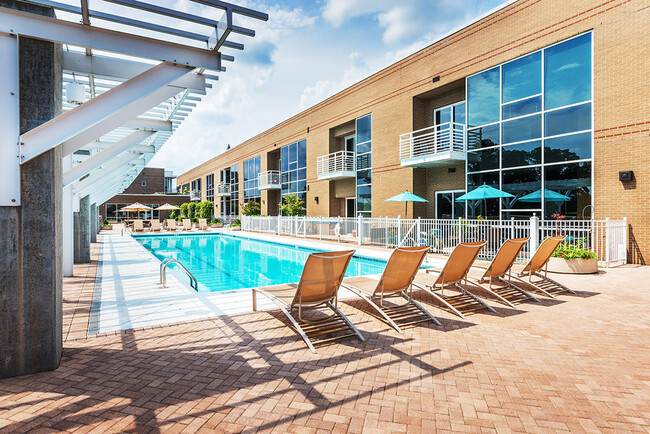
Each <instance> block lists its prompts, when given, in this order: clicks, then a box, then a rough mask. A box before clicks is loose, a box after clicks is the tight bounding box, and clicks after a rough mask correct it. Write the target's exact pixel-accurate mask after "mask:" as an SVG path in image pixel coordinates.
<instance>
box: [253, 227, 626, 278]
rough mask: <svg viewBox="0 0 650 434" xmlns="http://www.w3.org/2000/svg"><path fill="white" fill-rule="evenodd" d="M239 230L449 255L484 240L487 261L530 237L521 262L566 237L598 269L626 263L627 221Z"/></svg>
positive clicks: (567, 241)
mask: <svg viewBox="0 0 650 434" xmlns="http://www.w3.org/2000/svg"><path fill="white" fill-rule="evenodd" d="M242 230H244V231H251V232H265V233H272V234H278V235H289V236H294V237H302V238H314V239H319V240H330V241H341V242H350V243H355V244H358V245H374V246H383V247H387V248H389V247H392V248H394V247H398V246H418V245H420V246H422V245H430V246H431V251H432V252H433V253H442V254H449V253H451V251H452V250H453V249H454V247H455V246H456V245H457V244H458V243H461V242H471V241H486V242H487V245H486V248H485V249H483V251H482V253H481V257H482V258H484V259H491V258H493V257H494V255H495V254H496V252H497V251H498V249H499V247H500V246H501V244H503V242H504V241H505V240H507V239H509V238H530V241H529V242H528V244H527V245H526V247H525V248H524V249H523V251H522V253H521V256H520V258H519V259H520V260H524V259H526V258H529V257H530V256H531V252H534V251H535V249H536V248H537V246H538V245H539V243H540V242H541V241H542V240H543V239H544V238H546V237H549V236H555V235H566V236H567V238H566V243H567V244H569V245H573V246H577V247H581V248H585V249H589V250H593V251H594V252H595V253H596V254H597V255H598V260H599V263H600V265H601V266H610V265H613V264H625V263H627V221H626V220H625V219H623V220H610V219H605V220H561V221H556V220H540V219H539V218H537V217H532V218H530V219H529V220H515V219H511V220H470V219H462V218H461V219H455V220H454V219H402V218H388V217H376V218H362V217H358V218H354V217H347V218H346V217H305V216H300V217H288V216H277V217H250V216H243V217H242Z"/></svg>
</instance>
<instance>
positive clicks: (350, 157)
mask: <svg viewBox="0 0 650 434" xmlns="http://www.w3.org/2000/svg"><path fill="white" fill-rule="evenodd" d="M316 172H317V175H318V176H323V175H329V174H333V173H340V172H354V152H349V151H339V152H334V153H332V154H327V155H321V156H320V157H318V158H317V159H316Z"/></svg>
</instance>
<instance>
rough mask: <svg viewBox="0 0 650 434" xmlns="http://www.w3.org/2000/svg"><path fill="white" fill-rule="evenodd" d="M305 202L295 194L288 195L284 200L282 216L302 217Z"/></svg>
mask: <svg viewBox="0 0 650 434" xmlns="http://www.w3.org/2000/svg"><path fill="white" fill-rule="evenodd" d="M304 206H305V202H304V201H303V200H302V199H300V198H299V197H298V196H296V195H295V194H287V195H286V196H284V197H283V198H282V215H288V216H294V215H301V214H302V211H303V207H304Z"/></svg>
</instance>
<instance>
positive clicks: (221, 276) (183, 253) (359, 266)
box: [134, 234, 386, 292]
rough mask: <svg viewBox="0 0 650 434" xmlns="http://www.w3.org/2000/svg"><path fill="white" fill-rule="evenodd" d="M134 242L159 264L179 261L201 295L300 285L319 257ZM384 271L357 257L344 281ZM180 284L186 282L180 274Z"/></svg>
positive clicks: (235, 241)
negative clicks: (309, 265) (305, 269)
mask: <svg viewBox="0 0 650 434" xmlns="http://www.w3.org/2000/svg"><path fill="white" fill-rule="evenodd" d="M134 238H135V239H136V240H137V241H138V242H140V244H142V245H143V246H144V247H145V248H146V249H147V250H149V251H150V252H151V253H153V254H154V255H155V256H156V257H157V258H158V259H160V260H161V261H162V260H163V259H165V258H174V259H177V260H178V261H180V262H181V263H182V264H183V265H184V266H185V267H186V268H187V269H188V270H189V271H190V272H191V273H192V274H193V275H194V277H196V279H197V280H198V282H199V287H198V291H199V292H214V291H226V290H233V289H241V288H253V287H258V286H269V285H277V284H280V283H292V282H298V281H299V280H300V275H301V274H302V268H303V266H304V265H305V261H306V260H307V256H309V254H310V253H313V252H316V251H317V250H312V249H307V248H304V247H300V246H292V245H286V244H280V243H272V242H266V241H259V240H252V239H248V238H243V237H235V236H231V235H226V234H200V235H194V234H192V235H189V234H188V235H159V236H150V235H144V236H142V235H140V236H138V235H135V236H134ZM385 266H386V261H383V260H380V259H374V258H367V257H361V256H356V255H355V256H354V257H353V258H352V260H350V264H349V266H348V269H347V272H346V276H348V277H349V276H363V275H368V274H381V273H382V272H383V271H384V267H385ZM169 268H171V269H177V268H178V267H177V266H176V265H171V266H170V267H169ZM182 278H183V279H187V277H186V276H185V275H184V274H183V276H182Z"/></svg>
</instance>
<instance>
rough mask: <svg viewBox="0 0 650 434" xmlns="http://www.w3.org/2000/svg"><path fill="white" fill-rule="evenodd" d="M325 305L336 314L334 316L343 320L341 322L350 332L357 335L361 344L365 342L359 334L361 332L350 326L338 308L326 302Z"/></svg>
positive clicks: (350, 323)
mask: <svg viewBox="0 0 650 434" xmlns="http://www.w3.org/2000/svg"><path fill="white" fill-rule="evenodd" d="M327 304H328V305H329V307H330V309H332V310H333V311H334V313H336V314H337V315H338V316H339V317H340V318H341V319H342V320H343V322H344V323H345V324H347V326H348V327H349V328H350V330H352V331H353V332H354V334H355V335H357V337H358V338H359V339H360V340H361V342H365V341H366V338H364V337H363V335H362V334H361V332H360V331H359V330H357V328H356V327H355V326H354V325H353V324H352V322H350V320H349V319H348V317H347V316H345V315H344V314H343V312H341V311H340V310H339V308H338V307H336V306H334V305H333V304H332V302H327Z"/></svg>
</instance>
